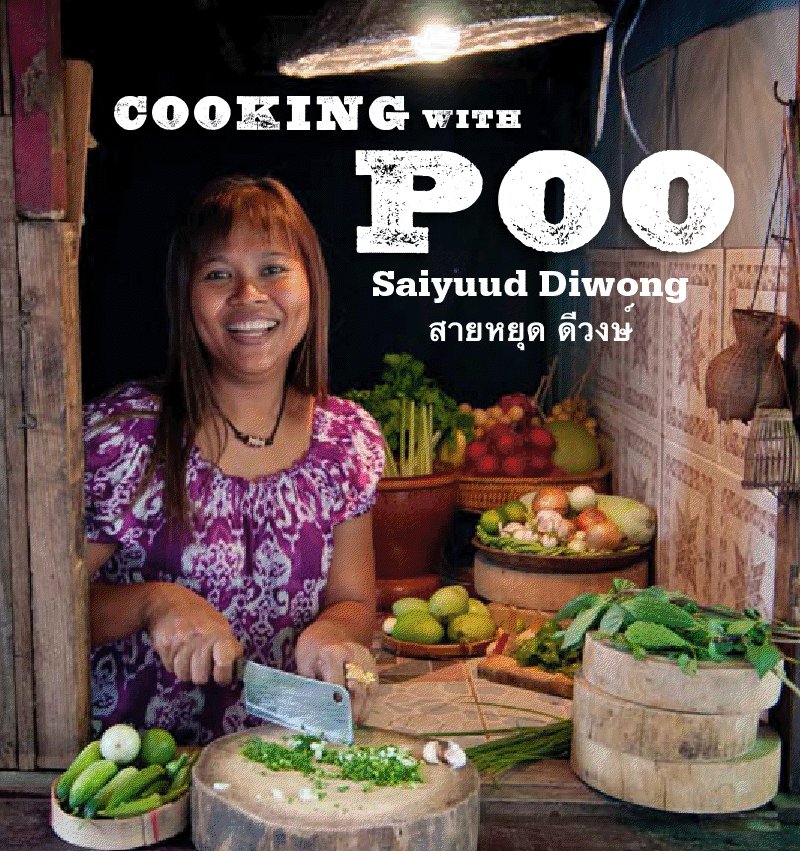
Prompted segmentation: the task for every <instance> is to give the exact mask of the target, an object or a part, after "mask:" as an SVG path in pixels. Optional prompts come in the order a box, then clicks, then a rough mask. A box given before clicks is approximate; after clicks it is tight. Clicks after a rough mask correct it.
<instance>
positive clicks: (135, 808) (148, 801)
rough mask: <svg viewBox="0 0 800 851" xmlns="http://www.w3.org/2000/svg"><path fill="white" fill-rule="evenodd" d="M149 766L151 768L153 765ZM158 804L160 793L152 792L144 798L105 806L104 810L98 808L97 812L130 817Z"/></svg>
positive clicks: (107, 816)
mask: <svg viewBox="0 0 800 851" xmlns="http://www.w3.org/2000/svg"><path fill="white" fill-rule="evenodd" d="M149 767H150V768H153V767H154V766H149ZM162 767H163V766H159V768H162ZM144 770H146V769H144ZM160 806H161V795H159V794H155V793H154V794H152V795H148V796H147V797H146V798H137V799H136V800H135V801H123V802H122V803H120V804H118V805H117V806H116V807H107V808H106V809H104V810H100V813H99V814H100V815H101V816H106V818H132V817H133V816H140V815H143V814H144V813H149V812H150V810H154V809H155V808H156V807H160Z"/></svg>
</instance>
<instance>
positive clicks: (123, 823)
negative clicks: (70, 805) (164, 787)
mask: <svg viewBox="0 0 800 851" xmlns="http://www.w3.org/2000/svg"><path fill="white" fill-rule="evenodd" d="M50 823H51V825H52V828H53V831H54V832H55V834H56V835H57V836H59V837H60V838H61V839H63V840H64V841H65V842H69V843H71V844H72V845H77V846H78V847H80V848H97V849H107V851H111V850H112V849H125V848H142V847H144V846H147V845H155V844H157V843H159V842H163V841H164V840H165V839H169V838H170V837H173V836H177V835H178V834H179V833H181V832H182V831H183V830H185V829H186V828H187V826H188V825H189V792H188V791H187V792H184V793H183V794H182V795H181V797H179V798H178V799H177V800H175V801H172V802H170V803H167V804H163V805H162V806H160V807H156V808H155V809H153V810H150V811H149V812H146V813H141V814H139V815H136V816H131V817H129V818H115V819H84V818H79V817H78V816H73V815H70V814H69V813H66V812H64V810H63V809H62V808H61V806H60V804H59V802H58V799H57V798H56V795H55V782H54V783H53V788H52V789H51V796H50Z"/></svg>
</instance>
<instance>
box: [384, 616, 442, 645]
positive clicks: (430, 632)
mask: <svg viewBox="0 0 800 851" xmlns="http://www.w3.org/2000/svg"><path fill="white" fill-rule="evenodd" d="M392 638H397V639H398V640H399V641H415V642H417V643H419V644H438V643H439V642H440V641H441V640H442V639H443V638H444V627H443V626H442V625H441V624H440V623H439V621H437V620H436V618H433V617H431V616H430V615H426V614H424V613H422V612H418V611H411V612H408V614H405V615H401V616H400V617H399V618H398V619H397V623H396V624H395V625H394V629H393V630H392Z"/></svg>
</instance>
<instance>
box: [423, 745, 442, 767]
mask: <svg viewBox="0 0 800 851" xmlns="http://www.w3.org/2000/svg"><path fill="white" fill-rule="evenodd" d="M422 758H423V759H424V760H425V762H427V763H428V765H437V764H438V763H439V762H441V760H440V759H439V742H435V741H433V742H426V743H425V747H424V748H423V749H422Z"/></svg>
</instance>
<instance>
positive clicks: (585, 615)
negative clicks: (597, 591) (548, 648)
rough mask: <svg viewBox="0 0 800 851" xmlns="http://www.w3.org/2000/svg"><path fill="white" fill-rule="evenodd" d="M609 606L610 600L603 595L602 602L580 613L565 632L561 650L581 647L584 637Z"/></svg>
mask: <svg viewBox="0 0 800 851" xmlns="http://www.w3.org/2000/svg"><path fill="white" fill-rule="evenodd" d="M607 605H608V599H607V598H604V597H603V596H602V595H601V597H600V602H598V603H596V604H595V605H594V606H592V607H591V608H590V609H584V610H583V611H582V612H580V613H579V614H578V615H577V616H576V618H575V620H574V621H572V623H571V624H570V625H569V626H568V627H567V629H566V630H565V632H564V641H563V642H562V644H561V649H562V650H568V649H569V648H570V647H578V646H580V645H581V644H582V643H583V637H584V635H586V633H587V632H588V631H589V630H590V629H591V628H592V627H593V626H594V625H595V624H596V623H597V621H598V620H599V619H600V616H601V615H602V613H603V611H604V610H605V608H606V606H607Z"/></svg>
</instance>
